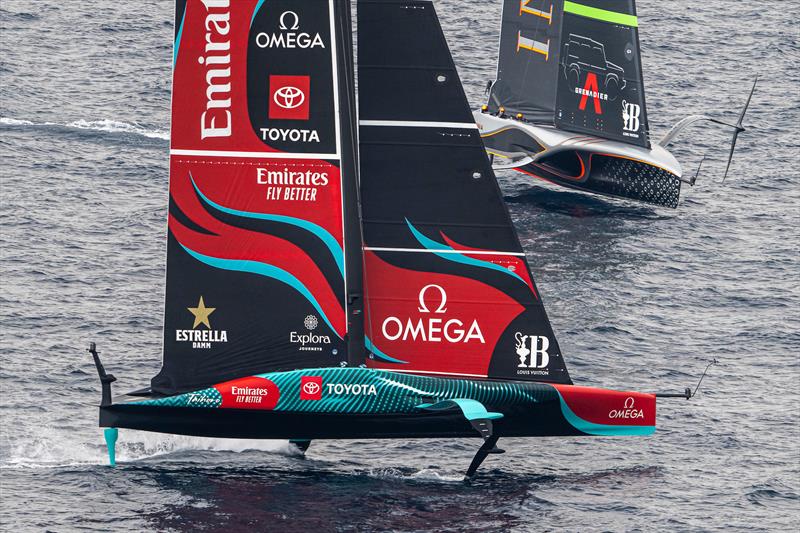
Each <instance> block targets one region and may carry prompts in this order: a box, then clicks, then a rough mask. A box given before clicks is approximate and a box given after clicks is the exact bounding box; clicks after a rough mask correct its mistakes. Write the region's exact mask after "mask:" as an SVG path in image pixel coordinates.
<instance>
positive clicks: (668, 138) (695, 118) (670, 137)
mask: <svg viewBox="0 0 800 533" xmlns="http://www.w3.org/2000/svg"><path fill="white" fill-rule="evenodd" d="M757 83H758V76H756V79H755V80H754V81H753V87H752V88H751V89H750V94H749V95H748V97H747V101H746V102H745V104H744V107H743V108H742V111H741V112H740V113H739V118H738V120H737V121H736V123H735V124H731V123H730V122H726V121H724V120H720V119H718V118H716V117H712V116H709V115H689V116H688V117H686V118H683V119H681V120H679V121H678V122H677V123H676V124H675V125H674V126H672V128H670V130H669V131H668V132H667V133H666V135H664V136H663V137H662V138H661V140H660V141H658V144H659V145H661V146H663V147H664V148H666V147H667V146H669V145H670V144H671V143H672V142H673V141H674V140H675V138H676V137H677V136H678V134H679V133H680V132H682V131H683V130H684V129H686V128H687V127H688V126H689V125H691V124H694V123H695V122H700V121H703V120H705V121H707V122H713V123H714V124H720V125H722V126H727V127H729V128H733V130H734V131H733V137H732V138H731V149H730V152H729V153H728V164H727V166H726V167H725V175H724V176H723V178H722V181H725V178H727V177H728V171H729V170H730V168H731V160H732V159H733V151H734V150H735V149H736V140H737V138H738V137H739V134H740V133H741V132H743V131H745V127H744V126H743V125H742V122H743V121H744V115H745V113H747V108H748V107H749V106H750V100H751V99H752V98H753V93H754V92H755V90H756V84H757Z"/></svg>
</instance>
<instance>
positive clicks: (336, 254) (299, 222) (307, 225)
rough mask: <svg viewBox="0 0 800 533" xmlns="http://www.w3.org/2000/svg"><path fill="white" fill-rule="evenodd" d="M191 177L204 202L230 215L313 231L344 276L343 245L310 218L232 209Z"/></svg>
mask: <svg viewBox="0 0 800 533" xmlns="http://www.w3.org/2000/svg"><path fill="white" fill-rule="evenodd" d="M189 179H190V180H191V182H192V187H194V190H195V192H197V194H198V195H200V197H201V198H202V199H203V201H204V202H206V203H207V204H209V205H211V206H213V207H214V208H215V209H219V210H220V211H222V212H223V213H228V214H229V215H236V216H239V217H244V218H254V219H258V220H270V221H272V222H280V223H282V224H290V225H292V226H296V227H298V228H302V229H304V230H306V231H308V232H310V233H313V234H314V235H316V236H317V238H319V239H320V240H321V241H322V242H323V243H324V244H325V246H326V247H327V248H328V250H329V251H330V253H331V255H332V256H333V260H334V261H335V262H336V266H337V268H338V269H339V273H340V274H341V275H342V277H344V250H343V249H342V247H341V246H339V242H338V241H337V240H336V238H335V237H334V236H333V235H331V234H330V232H328V230H326V229H325V228H323V227H322V226H319V225H317V224H314V223H313V222H309V221H308V220H303V219H302V218H295V217H290V216H286V215H272V214H269V213H255V212H251V211H240V210H238V209H231V208H230V207H225V206H224V205H220V204H218V203H216V202H215V201H213V200H212V199H210V198H209V197H208V196H206V195H205V194H203V191H201V190H200V187H198V186H197V184H196V183H195V181H194V177H193V176H192V174H191V172H190V173H189Z"/></svg>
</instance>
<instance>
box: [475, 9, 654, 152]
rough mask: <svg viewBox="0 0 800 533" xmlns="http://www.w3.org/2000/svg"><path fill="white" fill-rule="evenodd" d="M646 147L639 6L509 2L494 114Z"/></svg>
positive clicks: (491, 103) (491, 101) (494, 89)
mask: <svg viewBox="0 0 800 533" xmlns="http://www.w3.org/2000/svg"><path fill="white" fill-rule="evenodd" d="M500 107H503V108H505V111H506V113H508V114H510V115H512V116H516V115H517V114H518V113H521V114H522V116H523V118H525V120H528V121H531V122H541V123H551V124H555V126H556V127H558V128H561V129H564V130H568V131H575V132H579V133H589V134H591V135H595V136H598V137H603V138H606V139H611V140H616V141H622V142H627V143H631V144H636V145H639V146H644V147H649V146H650V144H649V140H648V136H647V132H648V124H647V113H646V109H645V101H644V83H643V79H642V65H641V58H640V53H639V34H638V20H637V17H636V5H635V2H634V0H580V2H571V1H564V0H505V3H504V5H503V22H502V29H501V38H500V50H499V57H498V70H497V80H496V81H495V83H494V85H493V86H492V89H491V94H490V97H489V109H490V110H491V111H492V112H497V111H498V110H499V108H500Z"/></svg>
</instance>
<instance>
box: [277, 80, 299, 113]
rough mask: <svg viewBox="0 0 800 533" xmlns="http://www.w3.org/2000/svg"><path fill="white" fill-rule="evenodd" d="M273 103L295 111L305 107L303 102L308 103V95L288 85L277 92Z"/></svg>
mask: <svg viewBox="0 0 800 533" xmlns="http://www.w3.org/2000/svg"><path fill="white" fill-rule="evenodd" d="M272 101H273V102H275V104H276V105H277V106H278V107H282V108H283V109H295V108H297V107H300V106H301V105H303V102H305V101H306V95H305V94H304V93H303V91H301V90H300V89H298V88H297V87H292V86H290V85H287V86H285V87H281V88H280V89H278V90H277V91H275V94H274V95H273V96H272Z"/></svg>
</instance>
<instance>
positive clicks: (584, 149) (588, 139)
mask: <svg viewBox="0 0 800 533" xmlns="http://www.w3.org/2000/svg"><path fill="white" fill-rule="evenodd" d="M638 28H639V22H638V18H637V16H636V2H635V1H634V0H576V1H574V2H573V1H569V0H504V3H503V14H502V26H501V36H500V46H499V52H498V66H497V79H496V80H495V81H494V82H493V83H491V84H490V85H489V86H488V87H487V93H488V98H489V100H488V102H487V104H486V105H484V106H483V107H482V108H481V110H479V111H476V112H475V113H474V115H475V120H476V121H477V123H478V125H479V126H480V128H481V137H482V138H483V140H484V142H485V144H486V149H487V151H488V152H489V154H491V156H492V157H493V163H494V165H495V169H500V168H513V169H515V170H517V171H520V172H523V173H525V174H528V175H530V176H532V177H535V178H540V179H544V180H546V181H549V182H551V183H556V184H558V185H561V186H564V187H569V188H571V189H578V190H582V191H587V192H592V193H596V194H602V195H607V196H614V197H621V198H627V199H631V200H636V201H641V202H646V203H650V204H656V205H661V206H666V207H673V208H674V207H677V206H678V200H679V196H680V189H681V183H687V184H689V185H694V183H695V180H696V178H697V174H696V173H695V176H693V177H685V176H684V174H683V170H682V169H681V165H680V164H679V163H678V161H677V160H676V159H675V157H673V155H672V154H671V153H670V152H669V151H668V150H667V148H668V147H669V145H670V144H671V143H672V142H673V141H674V140H675V138H676V136H677V135H678V134H679V133H680V132H681V131H682V130H683V129H684V128H685V127H686V126H688V125H690V124H692V123H694V122H698V121H702V120H705V121H710V122H713V123H716V124H721V125H724V126H727V127H730V128H733V138H732V141H731V148H730V154H729V156H728V166H727V168H726V169H725V176H727V174H728V170H729V169H730V164H731V159H732V157H733V151H734V148H735V146H736V139H737V136H738V135H739V133H740V132H742V131H744V127H743V126H742V121H743V119H744V114H745V112H746V111H747V107H748V105H749V104H750V98H749V97H748V99H747V102H746V104H745V106H744V108H743V109H742V111H741V112H740V115H739V117H738V120H737V122H735V123H730V122H726V121H724V120H721V119H719V118H716V117H712V116H708V115H691V116H688V117H686V118H685V119H683V120H681V121H679V122H678V123H677V124H675V126H673V128H672V129H671V130H670V131H669V132H668V133H667V134H666V135H664V136H663V137H662V138H661V140H659V141H658V142H656V143H652V142H651V140H650V132H649V123H648V120H647V108H646V106H645V95H644V82H643V78H642V64H641V57H640V53H639V31H638ZM754 90H755V83H754V84H753V89H752V90H751V91H750V97H752V94H753V91H754ZM698 172H699V167H698ZM724 179H725V178H724V177H723V180H724Z"/></svg>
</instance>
